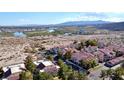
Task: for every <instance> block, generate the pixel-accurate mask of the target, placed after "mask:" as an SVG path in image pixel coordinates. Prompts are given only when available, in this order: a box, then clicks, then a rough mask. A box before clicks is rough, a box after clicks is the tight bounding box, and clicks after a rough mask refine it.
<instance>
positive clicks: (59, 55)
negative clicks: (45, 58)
mask: <svg viewBox="0 0 124 93" xmlns="http://www.w3.org/2000/svg"><path fill="white" fill-rule="evenodd" d="M57 56H58V59H62V56H63V54H62V51H61V50H60V49H59V50H58V53H57Z"/></svg>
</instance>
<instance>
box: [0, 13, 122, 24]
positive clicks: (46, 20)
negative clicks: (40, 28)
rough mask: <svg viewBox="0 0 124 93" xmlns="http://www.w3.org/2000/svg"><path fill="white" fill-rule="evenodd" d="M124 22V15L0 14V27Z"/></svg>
mask: <svg viewBox="0 0 124 93" xmlns="http://www.w3.org/2000/svg"><path fill="white" fill-rule="evenodd" d="M96 20H103V21H112V22H120V21H124V13H105V12H101V13H96V12H0V25H26V24H41V25H42V24H56V23H62V22H66V21H96Z"/></svg>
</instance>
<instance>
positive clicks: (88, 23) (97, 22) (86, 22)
mask: <svg viewBox="0 0 124 93" xmlns="http://www.w3.org/2000/svg"><path fill="white" fill-rule="evenodd" d="M106 23H110V22H107V21H102V20H98V21H70V22H64V23H60V24H58V25H59V26H78V25H97V24H106Z"/></svg>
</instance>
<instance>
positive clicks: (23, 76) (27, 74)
mask: <svg viewBox="0 0 124 93" xmlns="http://www.w3.org/2000/svg"><path fill="white" fill-rule="evenodd" d="M19 79H20V80H32V79H33V75H32V73H31V72H30V71H28V70H27V71H24V72H22V73H21V74H20V75H19Z"/></svg>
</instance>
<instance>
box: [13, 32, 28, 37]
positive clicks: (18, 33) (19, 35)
mask: <svg viewBox="0 0 124 93" xmlns="http://www.w3.org/2000/svg"><path fill="white" fill-rule="evenodd" d="M13 35H14V36H15V37H25V36H26V35H25V34H24V33H23V32H14V33H13Z"/></svg>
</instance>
